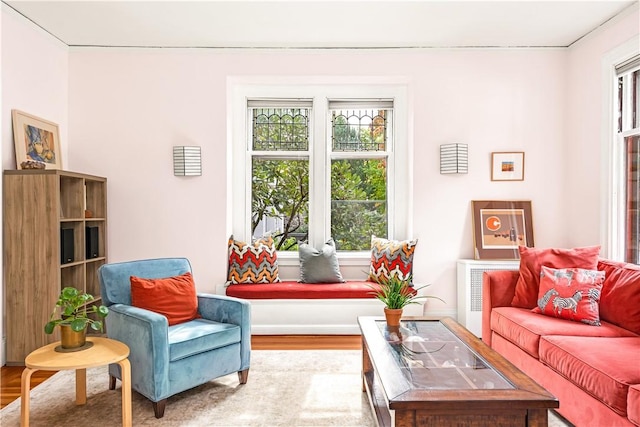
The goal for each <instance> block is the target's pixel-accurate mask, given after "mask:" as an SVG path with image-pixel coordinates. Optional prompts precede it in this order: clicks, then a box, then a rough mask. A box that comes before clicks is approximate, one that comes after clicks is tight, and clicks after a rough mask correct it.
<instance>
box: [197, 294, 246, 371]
mask: <svg viewBox="0 0 640 427" xmlns="http://www.w3.org/2000/svg"><path fill="white" fill-rule="evenodd" d="M198 312H199V313H200V315H201V316H202V317H203V318H204V319H207V320H213V321H215V322H221V323H230V324H233V325H238V326H240V330H241V339H242V346H241V348H240V359H241V367H240V370H245V369H248V368H249V362H250V354H251V304H250V303H249V301H246V300H242V299H240V298H233V297H228V296H225V295H214V294H204V293H199V294H198Z"/></svg>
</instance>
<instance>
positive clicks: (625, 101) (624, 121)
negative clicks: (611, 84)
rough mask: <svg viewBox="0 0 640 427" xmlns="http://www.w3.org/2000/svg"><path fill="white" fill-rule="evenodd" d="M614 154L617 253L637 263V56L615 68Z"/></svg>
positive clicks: (639, 145) (639, 224)
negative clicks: (618, 237)
mask: <svg viewBox="0 0 640 427" xmlns="http://www.w3.org/2000/svg"><path fill="white" fill-rule="evenodd" d="M616 79H617V96H616V117H615V119H616V132H617V136H616V145H617V150H616V152H617V153H618V154H619V157H620V159H619V164H621V165H622V167H621V168H619V169H618V174H619V176H617V177H615V179H616V180H617V182H618V183H619V189H620V191H619V194H620V195H621V197H620V201H619V203H618V206H617V208H618V217H619V219H620V220H619V224H620V225H619V231H618V233H619V235H620V237H621V238H620V239H619V243H618V244H619V246H620V249H619V251H620V252H621V253H622V254H623V259H624V261H626V262H631V263H635V264H640V242H639V239H640V214H639V212H638V208H639V206H638V203H639V202H640V174H639V170H638V167H639V166H640V117H639V116H640V113H639V111H640V57H637V56H636V57H635V58H632V59H631V60H629V61H626V62H625V63H623V64H620V65H619V66H617V67H616Z"/></svg>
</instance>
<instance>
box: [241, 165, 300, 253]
mask: <svg viewBox="0 0 640 427" xmlns="http://www.w3.org/2000/svg"><path fill="white" fill-rule="evenodd" d="M251 192H252V206H251V232H252V233H253V232H254V231H255V229H256V227H257V226H258V224H259V223H260V221H261V220H262V219H263V218H265V217H270V218H279V219H280V220H282V223H283V224H284V227H283V229H282V230H278V231H277V232H276V233H275V234H274V235H273V236H272V237H273V239H274V241H275V246H276V249H277V250H297V249H298V247H297V242H298V240H304V239H306V235H307V233H308V225H307V224H308V218H309V162H308V161H306V160H267V159H254V161H253V182H252V184H251ZM294 233H295V235H292V234H294Z"/></svg>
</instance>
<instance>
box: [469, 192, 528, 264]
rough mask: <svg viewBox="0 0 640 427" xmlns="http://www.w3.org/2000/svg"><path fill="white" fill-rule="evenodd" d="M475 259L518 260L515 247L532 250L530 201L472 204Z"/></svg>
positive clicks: (486, 201)
mask: <svg viewBox="0 0 640 427" xmlns="http://www.w3.org/2000/svg"><path fill="white" fill-rule="evenodd" d="M471 206H472V211H473V216H472V220H473V221H472V222H473V246H474V258H475V259H503V260H505V259H519V258H520V252H519V251H518V246H528V247H533V245H534V243H533V222H532V214H531V201H530V200H513V201H512V200H473V201H472V202H471Z"/></svg>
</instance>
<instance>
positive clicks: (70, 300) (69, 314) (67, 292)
mask: <svg viewBox="0 0 640 427" xmlns="http://www.w3.org/2000/svg"><path fill="white" fill-rule="evenodd" d="M93 299H94V298H93V296H92V295H90V294H87V293H83V292H80V291H79V290H77V289H76V288H73V287H70V286H67V287H66V288H64V289H63V290H62V292H60V295H59V296H58V301H56V305H55V307H54V309H53V312H52V313H51V318H50V320H49V322H47V324H46V325H45V326H44V332H45V333H47V334H51V333H53V330H54V328H55V327H56V326H57V325H69V326H71V329H72V330H74V331H76V332H79V331H81V330H83V329H84V328H85V327H86V326H87V324H88V325H91V329H93V330H96V331H98V330H99V331H102V320H93V319H91V318H89V317H88V315H89V314H92V313H96V314H97V315H98V317H100V319H104V318H105V317H107V315H108V314H109V309H108V308H107V307H105V306H104V305H101V306H95V305H91V306H88V304H89V303H91V302H92V301H93ZM58 311H59V312H60V317H59V318H58V319H54V318H55V316H56V313H57V312H58Z"/></svg>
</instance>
